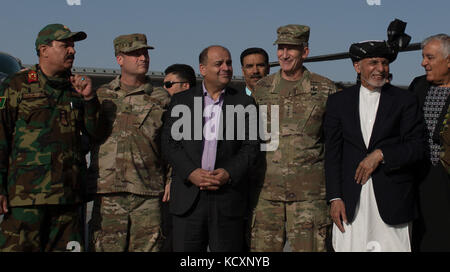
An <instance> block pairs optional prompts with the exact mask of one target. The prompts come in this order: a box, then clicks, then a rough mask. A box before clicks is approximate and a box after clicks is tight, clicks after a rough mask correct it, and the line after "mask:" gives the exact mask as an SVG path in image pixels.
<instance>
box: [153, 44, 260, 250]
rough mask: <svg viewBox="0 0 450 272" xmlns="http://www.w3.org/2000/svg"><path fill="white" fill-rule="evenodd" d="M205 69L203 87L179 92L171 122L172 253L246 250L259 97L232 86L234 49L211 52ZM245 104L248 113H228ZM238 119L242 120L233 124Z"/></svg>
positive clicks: (167, 138) (166, 134)
mask: <svg viewBox="0 0 450 272" xmlns="http://www.w3.org/2000/svg"><path fill="white" fill-rule="evenodd" d="M199 70H200V73H201V74H202V76H203V78H204V80H203V82H202V84H201V85H200V86H198V87H196V88H191V89H189V90H187V91H184V92H180V93H177V94H175V95H173V96H172V100H171V103H170V106H169V109H168V111H167V116H166V118H165V120H164V128H163V134H162V152H163V155H164V157H165V158H166V159H167V161H168V163H169V164H170V165H172V167H173V172H174V173H173V180H172V183H171V188H170V212H171V214H172V215H173V217H172V219H173V242H174V243H173V249H174V251H206V249H207V247H209V249H210V250H211V251H213V252H215V251H241V250H242V248H243V244H244V216H245V214H246V211H247V208H246V206H247V197H246V196H247V192H248V181H247V171H248V168H249V167H250V166H251V165H253V162H254V160H255V157H256V154H257V149H258V147H259V146H258V141H257V140H256V126H255V128H254V129H255V131H253V132H254V135H255V137H254V138H253V139H251V138H250V135H251V134H252V133H251V132H252V131H250V126H251V124H257V119H256V105H255V102H254V99H253V98H252V97H249V96H247V95H246V94H245V93H243V92H242V91H237V90H235V89H233V88H230V87H229V86H228V84H229V83H230V81H231V78H232V75H233V68H232V62H231V54H230V52H229V51H228V49H226V48H224V47H223V46H218V45H214V46H209V47H207V48H205V49H204V50H203V51H202V52H201V53H200V56H199ZM241 106H242V107H243V109H246V110H247V109H248V110H249V112H246V113H245V114H239V113H236V112H229V109H230V108H238V107H241ZM251 109H253V113H251V112H250V111H251ZM230 113H231V115H230ZM233 120H236V121H237V122H235V123H234V125H233V126H231V124H232V123H229V122H230V121H231V122H232V121H233ZM242 125H244V126H245V127H240V126H242ZM241 129H243V130H241ZM239 131H244V132H245V133H244V134H243V135H241V134H240V133H239ZM230 136H231V138H230ZM242 136H243V137H242Z"/></svg>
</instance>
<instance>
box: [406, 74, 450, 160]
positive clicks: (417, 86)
mask: <svg viewBox="0 0 450 272" xmlns="http://www.w3.org/2000/svg"><path fill="white" fill-rule="evenodd" d="M430 87H431V84H430V82H428V81H427V76H426V75H423V76H419V77H416V78H414V80H413V81H412V82H411V84H410V85H409V88H408V90H410V91H411V92H413V93H414V94H415V95H416V96H417V98H418V99H419V107H420V110H421V111H423V104H425V98H426V96H427V93H428V90H429V89H430ZM449 103H450V96H449V97H447V101H446V102H445V105H444V107H442V111H441V113H440V114H439V118H438V121H437V126H436V128H435V130H434V134H433V141H434V142H435V143H440V137H439V132H440V131H441V128H442V124H443V122H444V118H445V114H446V113H447V109H448V105H449ZM426 158H429V157H426Z"/></svg>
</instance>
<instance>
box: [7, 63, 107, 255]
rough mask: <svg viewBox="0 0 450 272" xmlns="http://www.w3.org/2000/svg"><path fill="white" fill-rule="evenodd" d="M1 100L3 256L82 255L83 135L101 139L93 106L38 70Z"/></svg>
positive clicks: (12, 84)
mask: <svg viewBox="0 0 450 272" xmlns="http://www.w3.org/2000/svg"><path fill="white" fill-rule="evenodd" d="M0 100H1V101H0V123H1V125H0V194H1V195H7V196H8V202H9V207H10V209H9V210H10V212H9V213H7V214H6V215H5V218H4V221H3V222H2V223H1V225H0V250H1V251H65V250H66V249H68V250H72V249H76V250H80V249H82V247H83V246H82V245H83V242H82V241H83V227H84V224H83V223H82V222H81V220H82V217H81V209H82V205H81V202H82V199H83V192H84V189H83V188H84V186H83V184H82V180H83V179H82V175H83V174H85V170H86V169H85V168H86V164H85V160H84V158H83V155H82V152H81V149H82V148H81V137H80V135H81V134H82V133H84V134H88V135H96V134H98V132H99V131H98V129H97V128H98V126H97V121H98V109H99V102H98V99H97V98H93V99H91V100H89V101H84V99H83V97H82V96H81V95H80V94H78V93H77V92H76V91H75V90H74V89H73V87H72V85H71V83H70V81H69V74H68V73H67V74H65V75H62V76H61V77H47V76H45V75H44V74H43V73H42V71H41V70H40V68H39V66H38V65H36V66H33V67H31V68H30V69H29V70H26V71H22V72H19V73H17V74H15V75H14V76H12V77H10V78H8V79H7V80H5V82H4V83H3V85H2V86H1V87H0ZM71 245H75V247H74V248H72V246H71Z"/></svg>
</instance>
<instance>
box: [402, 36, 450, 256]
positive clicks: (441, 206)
mask: <svg viewBox="0 0 450 272" xmlns="http://www.w3.org/2000/svg"><path fill="white" fill-rule="evenodd" d="M422 57H423V60H422V67H423V68H424V69H425V72H426V75H424V76H420V77H416V78H415V79H414V80H413V81H412V83H411V85H410V86H409V90H411V91H412V92H414V93H415V94H416V95H417V97H418V98H419V103H420V108H421V109H422V110H423V114H424V117H425V124H426V127H427V129H426V133H427V137H426V139H427V141H428V150H427V151H428V152H427V155H426V158H425V159H424V160H423V161H421V162H420V163H419V164H418V168H417V169H418V170H419V171H418V176H419V184H418V189H419V207H420V217H419V218H418V220H416V221H415V222H414V227H413V241H414V249H415V250H417V251H450V232H449V231H448V230H449V228H450V213H449V212H448V210H449V209H450V178H449V176H448V172H447V171H446V170H445V168H444V166H443V165H442V164H441V163H443V162H445V161H443V160H440V158H448V153H447V156H445V155H444V154H445V153H444V154H442V152H443V151H444V152H448V150H442V149H441V148H442V145H443V143H446V142H442V141H441V138H440V137H439V134H440V132H441V130H442V128H443V126H447V125H448V124H445V123H444V121H443V120H444V119H446V118H448V116H445V115H446V114H447V110H448V107H449V104H450V99H449V93H450V37H449V36H448V35H447V34H438V35H433V36H431V37H428V38H426V39H425V40H424V41H423V42H422ZM446 133H448V132H446ZM447 144H448V142H447ZM441 155H443V156H442V157H441ZM443 211H445V212H443Z"/></svg>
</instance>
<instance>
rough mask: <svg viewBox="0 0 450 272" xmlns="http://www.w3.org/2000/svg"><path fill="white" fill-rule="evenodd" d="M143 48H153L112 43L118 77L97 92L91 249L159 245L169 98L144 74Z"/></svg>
mask: <svg viewBox="0 0 450 272" xmlns="http://www.w3.org/2000/svg"><path fill="white" fill-rule="evenodd" d="M148 49H153V47H151V46H149V45H147V38H146V36H145V35H144V34H129V35H122V36H119V37H117V38H116V39H114V50H115V55H116V59H117V63H118V64H119V65H120V68H121V75H120V76H118V77H117V78H115V79H114V80H113V81H111V82H110V83H108V84H105V85H103V86H101V87H100V88H99V90H98V91H97V94H98V97H99V100H100V103H101V115H100V116H101V118H103V119H102V122H101V123H102V125H104V126H105V127H106V131H108V133H107V134H106V135H105V137H103V139H102V141H101V142H99V143H95V144H94V147H93V148H92V150H91V166H90V170H91V171H90V177H91V179H90V181H94V182H92V184H93V185H95V186H93V187H96V188H95V190H93V191H94V192H95V194H96V195H95V198H94V209H93V215H92V220H91V224H90V234H91V237H90V239H91V243H90V249H91V250H95V251H145V252H149V251H159V250H160V247H161V244H162V243H161V242H162V236H161V233H160V226H161V212H160V201H159V199H160V197H161V195H162V194H163V193H164V185H165V168H166V167H165V164H164V163H163V162H162V160H161V159H160V152H159V150H160V148H159V140H158V139H159V132H160V128H161V126H162V115H163V113H164V111H165V108H166V105H168V103H169V98H170V97H169V94H168V93H167V91H166V90H164V89H163V88H153V87H152V84H151V82H150V78H149V77H148V76H146V75H145V74H146V73H147V71H148V68H149V63H150V58H149V55H148Z"/></svg>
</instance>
